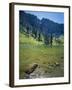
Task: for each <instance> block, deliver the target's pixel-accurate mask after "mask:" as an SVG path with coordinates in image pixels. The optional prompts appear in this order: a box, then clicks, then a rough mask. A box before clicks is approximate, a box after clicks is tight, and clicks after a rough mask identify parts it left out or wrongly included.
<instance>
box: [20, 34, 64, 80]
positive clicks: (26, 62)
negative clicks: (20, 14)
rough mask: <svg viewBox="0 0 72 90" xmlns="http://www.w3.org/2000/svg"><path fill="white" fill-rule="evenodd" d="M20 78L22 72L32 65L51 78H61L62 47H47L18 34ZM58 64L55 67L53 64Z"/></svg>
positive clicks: (22, 75)
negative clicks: (34, 64)
mask: <svg viewBox="0 0 72 90" xmlns="http://www.w3.org/2000/svg"><path fill="white" fill-rule="evenodd" d="M19 48H20V54H19V55H20V56H19V58H20V78H21V79H22V78H24V75H25V73H24V71H25V70H26V69H27V68H29V67H30V65H32V64H33V63H38V65H39V66H40V68H41V69H40V70H42V71H44V72H45V74H46V75H48V74H50V75H51V77H58V76H63V73H64V72H63V71H64V70H63V53H64V52H63V47H61V46H60V47H52V48H51V47H47V46H45V45H44V44H43V43H42V42H38V41H36V40H35V39H33V38H32V37H29V38H28V37H26V36H25V35H24V34H21V33H20V46H19ZM56 62H57V63H59V64H60V66H58V67H56V66H55V64H54V63H56Z"/></svg>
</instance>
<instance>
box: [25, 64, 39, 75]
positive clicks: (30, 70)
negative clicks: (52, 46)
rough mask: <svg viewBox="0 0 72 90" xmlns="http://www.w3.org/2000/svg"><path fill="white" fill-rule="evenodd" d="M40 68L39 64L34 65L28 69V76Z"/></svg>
mask: <svg viewBox="0 0 72 90" xmlns="http://www.w3.org/2000/svg"><path fill="white" fill-rule="evenodd" d="M37 67H38V64H37V63H34V64H33V65H32V66H31V68H29V69H27V70H26V71H25V73H26V74H31V73H32V72H33V71H35V69H36V68H37Z"/></svg>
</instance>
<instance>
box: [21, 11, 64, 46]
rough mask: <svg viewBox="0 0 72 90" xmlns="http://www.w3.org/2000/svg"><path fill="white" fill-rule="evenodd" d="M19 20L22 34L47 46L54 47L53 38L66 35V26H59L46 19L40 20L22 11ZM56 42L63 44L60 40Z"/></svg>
mask: <svg viewBox="0 0 72 90" xmlns="http://www.w3.org/2000/svg"><path fill="white" fill-rule="evenodd" d="M19 18H20V19H19V20H20V22H19V24H20V29H19V30H20V32H24V34H25V35H27V36H28V37H30V36H31V37H33V38H34V39H36V40H37V41H42V42H43V43H44V44H45V45H50V46H51V47H52V43H53V37H56V38H57V37H59V36H60V35H63V34H64V24H58V23H55V22H53V21H51V20H49V19H45V18H43V19H42V20H39V19H38V18H37V16H35V15H32V14H28V13H25V12H24V11H20V14H19ZM53 34H54V35H55V36H53ZM56 42H57V43H58V44H61V42H60V40H58V39H56Z"/></svg>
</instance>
